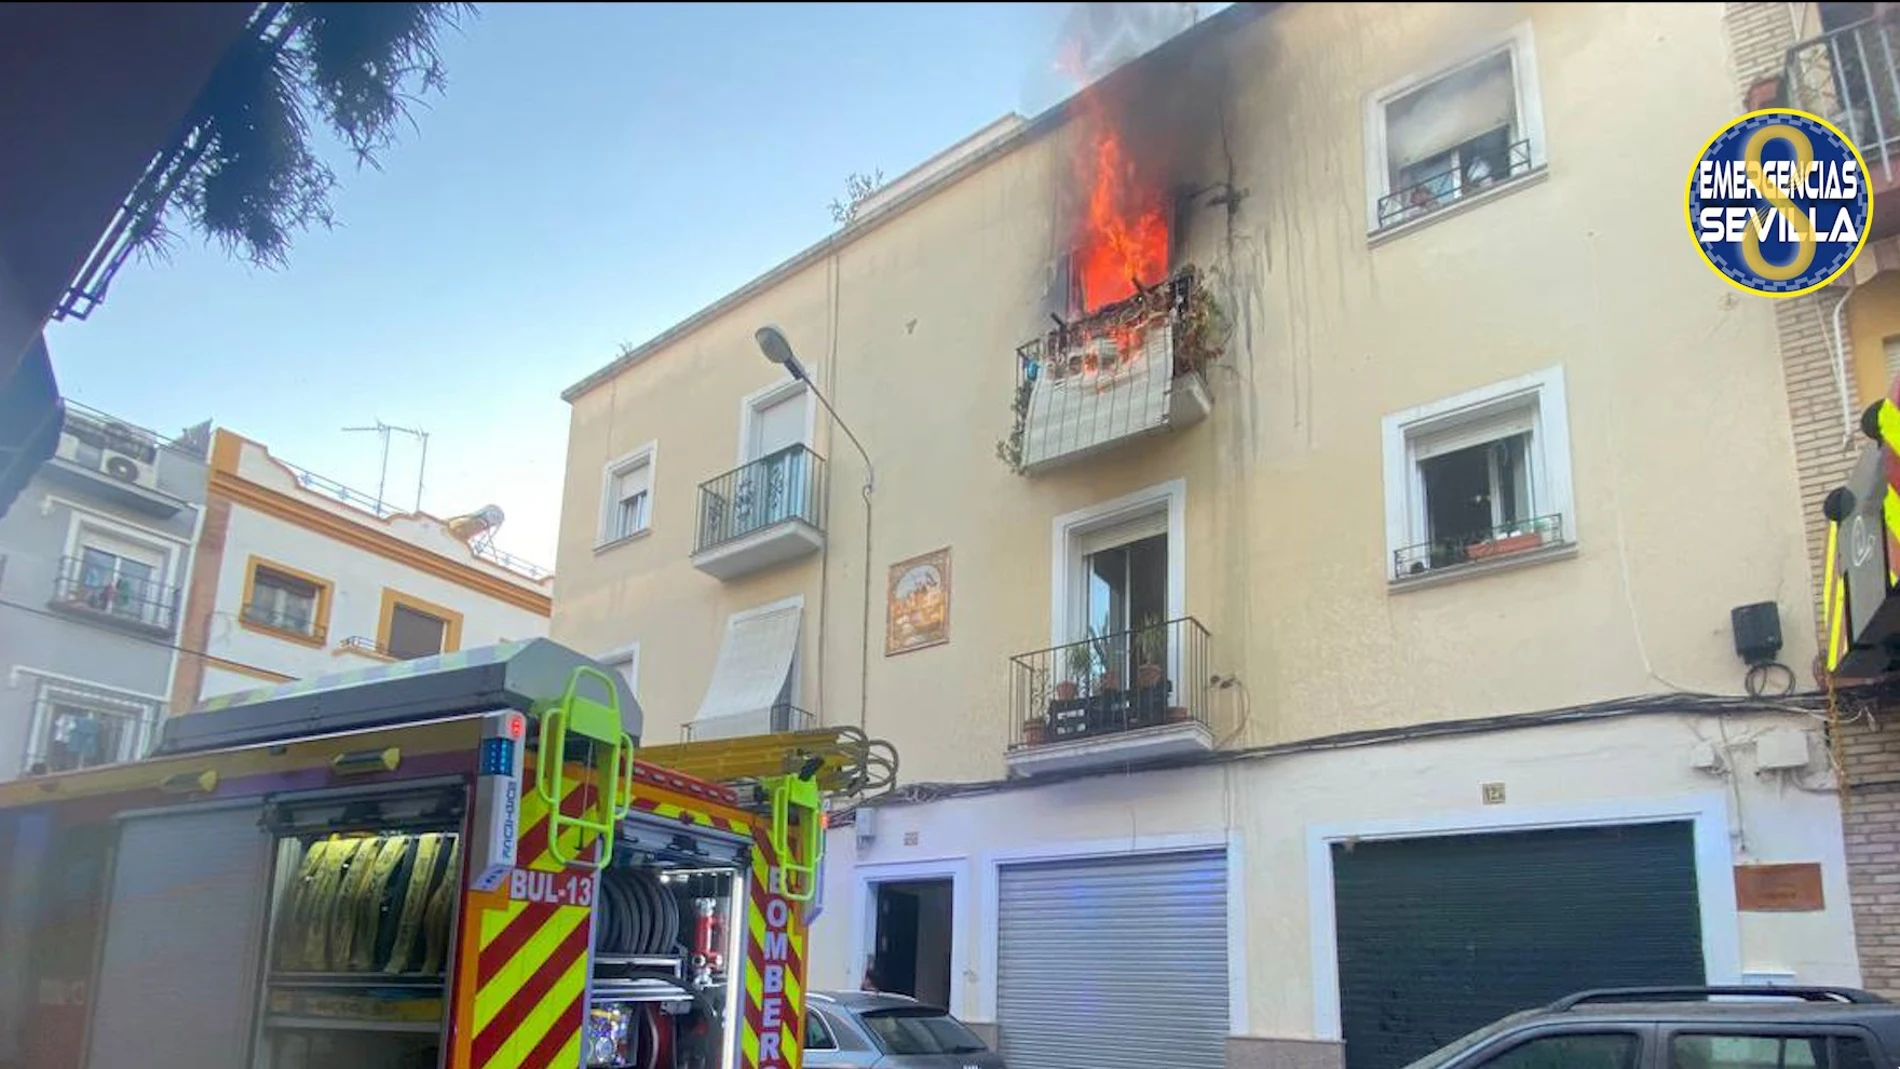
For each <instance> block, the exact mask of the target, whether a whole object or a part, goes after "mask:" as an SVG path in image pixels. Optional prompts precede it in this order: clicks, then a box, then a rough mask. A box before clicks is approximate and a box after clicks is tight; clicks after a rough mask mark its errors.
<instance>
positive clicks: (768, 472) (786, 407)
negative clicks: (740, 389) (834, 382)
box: [734, 387, 814, 534]
mask: <svg viewBox="0 0 1900 1069" xmlns="http://www.w3.org/2000/svg"><path fill="white" fill-rule="evenodd" d="M809 404H811V398H810V397H808V396H806V391H805V389H804V388H803V387H800V388H798V389H796V390H791V391H788V392H786V393H781V394H776V395H773V396H772V397H770V398H769V399H767V400H764V401H762V402H760V403H758V404H755V405H754V406H753V409H752V412H751V414H750V415H751V418H750V419H749V420H748V421H747V423H748V429H747V434H746V443H745V448H746V455H745V456H744V457H743V458H741V459H743V460H744V461H745V462H746V463H747V468H746V473H745V476H744V477H743V478H742V479H741V480H740V481H741V484H742V485H741V486H740V487H739V494H740V503H739V508H738V520H739V522H738V524H737V527H738V528H739V529H738V530H736V531H735V532H734V533H735V534H744V533H748V532H751V531H756V530H759V529H760V528H763V527H769V526H771V525H773V524H776V523H781V522H783V521H785V520H791V519H799V518H803V519H805V520H807V521H808V522H809V521H810V520H811V518H812V517H810V516H808V515H806V513H807V512H808V510H809V507H810V506H811V505H812V504H813V501H814V498H813V495H812V494H811V492H810V490H809V488H808V485H807V484H808V483H810V481H811V459H810V457H809V455H808V454H806V453H805V452H804V451H803V450H795V449H793V448H792V447H793V446H798V445H803V444H804V443H805V425H806V419H805V416H806V406H808V405H809Z"/></svg>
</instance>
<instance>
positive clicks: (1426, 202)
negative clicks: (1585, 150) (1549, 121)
mask: <svg viewBox="0 0 1900 1069" xmlns="http://www.w3.org/2000/svg"><path fill="white" fill-rule="evenodd" d="M1535 169H1536V159H1535V157H1534V156H1533V155H1532V153H1531V143H1530V141H1529V140H1523V141H1516V142H1512V143H1510V144H1500V145H1499V146H1498V147H1496V148H1494V149H1492V150H1491V151H1470V152H1467V153H1464V154H1461V155H1455V156H1454V157H1453V159H1452V161H1451V162H1450V163H1449V164H1448V165H1447V166H1446V167H1445V168H1444V169H1443V170H1440V171H1437V172H1435V173H1433V174H1429V175H1426V176H1425V177H1423V178H1420V179H1419V180H1417V181H1415V182H1412V183H1410V184H1408V185H1406V186H1404V187H1403V188H1400V189H1395V190H1393V191H1392V192H1390V193H1388V194H1386V195H1385V196H1383V197H1380V198H1379V218H1378V220H1377V223H1376V225H1375V226H1374V227H1373V229H1374V230H1387V229H1391V228H1393V227H1398V226H1402V225H1404V224H1406V223H1410V222H1412V221H1414V220H1417V219H1423V218H1425V217H1426V216H1428V215H1434V214H1437V213H1438V212H1441V211H1444V210H1445V209H1447V208H1450V207H1452V206H1454V205H1456V204H1458V203H1459V202H1461V201H1465V200H1468V199H1470V198H1472V197H1475V196H1477V195H1479V194H1481V193H1485V192H1487V191H1489V190H1492V189H1496V188H1499V187H1501V186H1503V185H1505V184H1506V183H1509V182H1511V181H1513V180H1514V179H1518V178H1523V177H1524V176H1526V175H1528V174H1530V173H1531V172H1532V171H1533V170H1535Z"/></svg>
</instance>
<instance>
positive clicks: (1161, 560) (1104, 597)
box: [1070, 511, 1169, 685]
mask: <svg viewBox="0 0 1900 1069" xmlns="http://www.w3.org/2000/svg"><path fill="white" fill-rule="evenodd" d="M1076 548H1077V549H1078V550H1079V551H1080V552H1079V558H1080V559H1079V560H1078V561H1077V565H1078V568H1079V571H1080V573H1081V574H1080V579H1081V582H1080V583H1079V584H1078V593H1079V595H1080V604H1079V605H1077V606H1076V609H1077V610H1078V611H1077V612H1076V613H1075V614H1073V616H1072V620H1071V631H1072V632H1073V633H1072V635H1071V636H1070V640H1071V641H1076V642H1079V641H1083V640H1085V639H1090V638H1091V637H1092V638H1093V639H1094V640H1095V642H1094V648H1093V649H1092V650H1091V655H1092V659H1093V663H1094V673H1095V675H1096V676H1097V678H1100V677H1101V676H1102V675H1104V674H1107V673H1113V674H1114V676H1115V677H1116V680H1118V681H1119V682H1120V683H1121V684H1122V685H1126V684H1127V683H1128V681H1131V680H1133V679H1134V678H1135V672H1136V669H1137V667H1138V663H1139V660H1140V655H1141V653H1142V652H1143V651H1142V649H1141V647H1140V644H1139V643H1138V642H1137V641H1136V635H1137V634H1138V633H1139V632H1140V631H1141V630H1142V629H1143V628H1144V627H1149V626H1154V625H1159V624H1164V623H1165V622H1166V621H1167V619H1168V549H1169V546H1168V516H1167V513H1166V512H1164V511H1156V512H1153V513H1150V514H1148V515H1144V516H1142V517H1140V518H1138V519H1134V520H1131V521H1129V522H1126V523H1121V524H1117V525H1115V526H1114V527H1110V528H1107V529H1105V530H1100V531H1092V532H1089V533H1087V534H1084V535H1083V536H1082V537H1081V538H1079V539H1078V540H1077V547H1076ZM1164 634H1165V631H1164Z"/></svg>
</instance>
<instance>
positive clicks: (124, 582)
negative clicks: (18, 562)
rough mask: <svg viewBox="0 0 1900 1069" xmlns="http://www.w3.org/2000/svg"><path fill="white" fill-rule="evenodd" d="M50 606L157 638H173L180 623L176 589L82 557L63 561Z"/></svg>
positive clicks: (62, 559) (60, 564)
mask: <svg viewBox="0 0 1900 1069" xmlns="http://www.w3.org/2000/svg"><path fill="white" fill-rule="evenodd" d="M47 605H48V606H49V607H50V608H53V609H57V610H59V611H60V612H63V613H67V614H69V615H73V616H80V617H85V618H88V619H92V620H97V621H99V622H101V623H106V624H111V625H113V626H116V627H123V628H126V629H127V630H131V631H143V632H147V633H150V634H154V635H170V634H171V633H172V629H173V628H174V627H176V626H177V623H178V588H177V587H175V586H166V585H164V584H163V583H159V582H156V581H154V580H151V579H141V578H138V577H135V576H130V575H121V574H118V573H117V571H116V570H115V569H113V568H110V567H103V568H102V567H100V566H99V564H98V562H96V561H95V562H92V563H91V564H88V562H87V561H85V560H84V559H82V558H80V557H61V558H60V561H59V574H58V576H57V577H56V578H55V579H54V580H53V596H52V598H51V599H50V600H49V601H48V602H47Z"/></svg>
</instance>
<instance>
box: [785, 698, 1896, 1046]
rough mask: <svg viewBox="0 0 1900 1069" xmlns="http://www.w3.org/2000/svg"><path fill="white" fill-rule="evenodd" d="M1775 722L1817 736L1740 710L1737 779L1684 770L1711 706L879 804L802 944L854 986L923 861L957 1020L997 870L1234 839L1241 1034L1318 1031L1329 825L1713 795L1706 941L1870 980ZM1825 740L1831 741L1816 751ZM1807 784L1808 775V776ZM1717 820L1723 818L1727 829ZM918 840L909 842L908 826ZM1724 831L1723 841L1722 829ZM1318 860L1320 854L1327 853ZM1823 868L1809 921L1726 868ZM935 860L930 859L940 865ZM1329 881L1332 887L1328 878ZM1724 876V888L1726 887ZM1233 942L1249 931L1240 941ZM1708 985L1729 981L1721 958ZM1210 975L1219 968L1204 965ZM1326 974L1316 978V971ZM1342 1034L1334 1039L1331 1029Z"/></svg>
mask: <svg viewBox="0 0 1900 1069" xmlns="http://www.w3.org/2000/svg"><path fill="white" fill-rule="evenodd" d="M1774 727H1792V728H1796V729H1809V730H1813V729H1815V727H1816V725H1815V723H1814V722H1813V721H1812V720H1809V719H1807V718H1805V717H1800V716H1784V715H1759V716H1746V717H1733V718H1731V719H1730V721H1729V724H1728V734H1729V742H1730V743H1731V745H1730V746H1728V747H1727V749H1726V751H1725V752H1727V753H1728V755H1729V758H1730V763H1731V767H1732V768H1733V769H1734V773H1733V777H1732V779H1731V778H1726V777H1720V776H1714V775H1710V774H1707V773H1703V772H1698V771H1696V770H1694V769H1692V768H1691V767H1690V764H1689V751H1690V749H1691V748H1692V747H1694V746H1695V745H1696V744H1697V743H1699V742H1704V741H1707V742H1711V743H1715V744H1717V745H1718V746H1720V745H1721V737H1722V735H1721V729H1720V727H1719V725H1718V724H1717V722H1716V721H1715V719H1714V718H1711V717H1690V716H1676V715H1670V716H1639V717H1629V718H1625V719H1621V720H1614V721H1598V722H1593V723H1585V724H1569V725H1564V726H1558V727H1545V728H1536V729H1528V730H1522V731H1513V732H1507V733H1497V734H1483V735H1472V736H1466V737H1462V738H1450V739H1437V740H1430V741H1417V742H1409V743H1403V744H1387V745H1379V746H1368V747H1360V748H1355V749H1346V750H1333V751H1324V752H1313V753H1304V754H1297V755H1288V756H1281V757H1272V758H1265V759H1260V760H1251V761H1243V762H1236V763H1232V764H1227V765H1223V766H1214V767H1202V768H1196V769H1186V770H1179V771H1174V772H1160V773H1146V774H1142V775H1138V776H1132V777H1131V776H1107V777H1100V778H1094V779H1085V780H1078V781H1073V782H1070V783H1065V784H1060V785H1056V786H1050V787H1043V788H1039V789H1032V790H1013V791H1003V792H998V793H993V794H987V795H980V796H974V797H966V798H958V799H950V800H944V801H938V802H933V803H930V804H928V805H917V806H886V807H883V808H882V809H880V810H879V812H878V818H877V836H876V840H875V842H874V843H872V844H870V845H869V846H868V847H867V848H865V849H863V850H860V849H858V847H857V845H856V841H855V832H854V831H853V829H851V828H849V827H843V828H838V829H836V830H834V831H833V832H832V834H831V838H830V840H829V847H828V853H827V859H826V876H825V897H824V902H825V912H824V915H823V916H822V917H821V918H820V919H819V921H818V923H817V926H816V927H815V928H814V929H813V933H812V939H811V941H810V943H809V944H808V945H809V946H810V948H811V951H810V954H811V956H810V963H809V964H810V969H811V984H812V986H813V987H814V988H828V987H831V988H835V987H843V988H852V987H855V986H856V985H857V982H858V979H859V972H860V970H861V968H862V964H863V962H864V960H865V956H866V954H867V953H868V951H867V946H868V944H867V942H866V940H867V938H868V931H869V928H868V925H867V924H864V923H863V921H864V918H865V917H866V916H867V915H868V914H867V913H866V909H867V908H868V905H867V903H866V902H865V901H863V900H862V899H863V898H864V897H865V895H864V893H863V891H862V884H861V881H863V880H865V879H873V880H874V879H877V878H879V875H878V874H879V873H880V872H891V873H905V872H907V871H911V870H914V869H918V868H924V869H929V870H931V872H930V874H932V875H939V874H949V875H952V876H953V878H955V879H956V880H957V881H958V882H959V884H960V890H961V893H960V894H959V897H958V903H959V905H958V909H959V915H958V916H957V917H956V918H955V921H954V929H955V934H954V939H955V940H956V942H957V944H958V946H959V947H960V950H961V953H960V955H958V957H959V958H960V960H961V962H962V964H963V966H964V973H963V976H962V977H961V978H960V979H958V978H953V984H952V986H953V993H952V1007H951V1008H952V1012H954V1013H957V1014H958V1015H959V1016H963V1017H966V1018H969V1019H972V1020H976V1021H990V1020H994V1012H995V1008H994V999H995V983H996V978H995V973H994V962H993V961H992V960H991V959H990V958H989V956H988V955H989V954H990V952H991V949H992V948H990V947H988V946H986V944H985V940H984V932H985V930H986V929H988V928H989V927H991V926H992V925H993V924H994V923H995V921H994V916H995V914H994V901H995V899H994V896H995V890H994V872H995V868H996V865H997V864H998V863H999V862H1006V861H1007V860H1010V859H1021V858H1026V857H1032V856H1056V855H1060V854H1064V853H1069V852H1074V851H1078V850H1084V849H1086V850H1088V851H1090V852H1108V853H1117V852H1120V853H1126V852H1129V851H1131V850H1138V849H1146V848H1149V844H1161V843H1175V844H1188V843H1193V844H1200V843H1219V842H1222V841H1227V840H1229V839H1230V838H1232V839H1233V841H1235V842H1236V843H1237V844H1238V849H1239V854H1240V856H1239V865H1238V870H1239V873H1240V882H1239V884H1238V885H1236V886H1230V888H1229V891H1228V893H1229V897H1230V899H1231V900H1232V901H1233V902H1235V903H1237V904H1238V913H1239V916H1240V917H1241V918H1243V925H1244V932H1241V933H1233V932H1230V942H1232V943H1233V944H1234V946H1235V947H1236V948H1244V973H1245V977H1244V983H1243V984H1242V985H1241V986H1240V993H1239V996H1238V998H1239V1004H1240V1005H1241V1006H1244V1008H1245V1015H1246V1020H1245V1023H1244V1025H1243V1026H1241V1027H1237V1028H1236V1029H1235V1030H1236V1032H1237V1033H1239V1034H1251V1035H1256V1036H1271V1037H1281V1038H1326V1037H1323V1036H1322V1035H1321V1034H1320V1032H1319V1031H1318V1029H1316V1026H1315V1001H1316V998H1317V997H1318V996H1317V995H1316V990H1318V991H1326V990H1330V988H1329V987H1326V986H1319V987H1316V977H1315V971H1314V968H1313V965H1314V957H1313V946H1314V939H1313V932H1314V925H1313V913H1312V905H1313V902H1312V898H1311V895H1310V894H1309V886H1310V884H1311V883H1312V870H1311V866H1310V865H1309V860H1310V858H1309V850H1310V848H1311V845H1312V837H1313V836H1314V835H1315V834H1316V833H1318V832H1319V831H1320V830H1321V829H1323V828H1328V827H1330V828H1334V829H1341V828H1343V829H1350V830H1352V831H1353V832H1355V833H1359V834H1364V835H1368V836H1369V835H1373V834H1377V833H1379V832H1378V829H1381V828H1382V827H1383V828H1384V829H1385V830H1386V831H1388V832H1389V831H1390V830H1391V829H1390V827H1389V826H1390V825H1392V824H1393V823H1395V822H1396V823H1401V824H1405V823H1410V824H1412V825H1414V826H1415V827H1420V828H1423V827H1426V826H1430V825H1435V826H1436V827H1435V829H1434V830H1435V831H1446V830H1449V829H1457V828H1467V829H1473V830H1476V829H1479V828H1481V827H1482V826H1484V825H1490V826H1494V827H1495V826H1497V825H1500V824H1510V825H1517V826H1524V825H1539V824H1552V823H1555V824H1562V823H1568V822H1570V821H1572V820H1574V819H1576V818H1577V816H1578V815H1579V814H1585V813H1591V812H1593V811H1594V812H1607V811H1615V810H1623V811H1633V810H1643V809H1649V810H1652V811H1654V812H1657V813H1662V812H1675V811H1681V810H1685V809H1687V808H1693V807H1697V806H1704V807H1710V808H1713V809H1716V810H1718V811H1719V812H1720V814H1722V816H1723V818H1724V820H1725V822H1726V823H1727V825H1728V827H1729V828H1730V829H1731V834H1730V835H1728V836H1726V837H1724V836H1722V835H1721V830H1720V828H1718V830H1717V832H1716V835H1717V838H1718V842H1717V848H1716V851H1715V854H1716V859H1715V860H1716V867H1715V868H1714V869H1713V870H1712V871H1699V872H1698V879H1699V882H1701V883H1702V885H1703V887H1704V890H1705V904H1706V902H1707V901H1708V899H1709V898H1714V899H1718V900H1720V899H1723V898H1724V897H1726V900H1727V903H1728V905H1727V908H1726V910H1721V911H1718V912H1715V913H1706V912H1705V915H1704V917H1703V921H1704V925H1705V945H1708V944H1715V945H1726V946H1727V948H1728V950H1727V951H1724V953H1727V954H1729V956H1730V958H1731V967H1733V966H1735V965H1739V967H1740V968H1741V969H1743V970H1749V971H1753V970H1764V971H1783V970H1786V971H1792V972H1793V973H1794V974H1795V976H1796V979H1797V981H1798V982H1802V983H1817V984H1857V983H1858V982H1859V979H1860V975H1859V968H1858V966H1857V964H1856V961H1857V959H1856V957H1855V951H1854V934H1853V920H1852V915H1851V912H1850V910H1849V907H1848V889H1847V874H1846V867H1845V862H1844V860H1843V847H1842V841H1841V832H1840V811H1839V806H1838V804H1837V802H1836V799H1835V796H1834V794H1833V793H1832V792H1831V791H1826V790H1822V791H1811V790H1803V789H1801V788H1799V787H1796V786H1794V785H1792V784H1789V783H1784V782H1782V781H1780V780H1778V779H1776V778H1775V774H1772V773H1771V774H1767V775H1761V774H1758V773H1757V771H1756V766H1755V760H1754V746H1753V745H1752V743H1753V740H1754V738H1755V737H1756V736H1757V735H1758V734H1759V733H1760V732H1762V731H1764V730H1767V729H1770V728H1774ZM1817 752H1818V750H1817ZM1809 775H1810V776H1812V775H1813V773H1810V774H1809ZM1493 781H1498V782H1502V783H1504V785H1505V789H1506V802H1505V804H1503V805H1497V806H1483V805H1481V804H1480V790H1481V785H1482V784H1483V783H1486V782H1493ZM1718 823H1720V822H1718ZM913 834H914V835H915V843H914V845H909V844H908V841H909V838H910V836H911V835H913ZM1721 838H1727V839H1728V842H1726V843H1723V842H1720V841H1719V840H1720V839H1721ZM1322 856H1323V855H1322ZM1730 858H1732V859H1734V860H1735V861H1745V862H1749V863H1773V862H1793V861H1801V862H1818V863H1820V864H1821V866H1822V871H1823V881H1824V893H1825V898H1826V903H1827V908H1826V909H1825V910H1824V911H1822V912H1816V913H1744V914H1736V913H1735V912H1734V909H1733V902H1734V899H1733V889H1732V883H1731V882H1730V881H1731V879H1732V877H1731V875H1730V873H1729V871H1728V868H1727V866H1726V864H1724V862H1726V861H1727V860H1729V859H1730ZM930 862H937V863H938V864H937V865H935V866H932V865H930V864H929V863H930ZM1319 886H1320V887H1322V888H1323V887H1327V886H1330V885H1329V883H1326V882H1323V881H1322V882H1321V883H1320V884H1319ZM1725 888H1726V891H1725V890H1724V889H1725ZM1236 936H1238V938H1237V939H1236ZM1710 965H1711V967H1712V970H1714V971H1712V979H1714V980H1718V981H1719V980H1722V979H1731V980H1732V979H1734V977H1733V976H1728V977H1724V976H1723V975H1722V974H1721V972H1720V971H1719V970H1720V968H1721V966H1720V963H1719V962H1718V961H1717V960H1715V957H1714V956H1713V955H1711V957H1710ZM1210 967H1218V965H1216V964H1214V963H1210ZM1322 978H1323V973H1322ZM1332 1038H1336V1037H1332Z"/></svg>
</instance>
